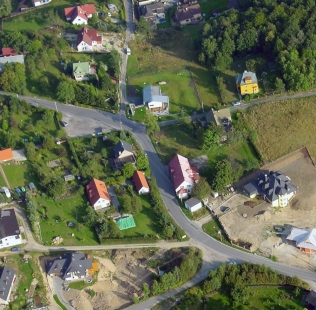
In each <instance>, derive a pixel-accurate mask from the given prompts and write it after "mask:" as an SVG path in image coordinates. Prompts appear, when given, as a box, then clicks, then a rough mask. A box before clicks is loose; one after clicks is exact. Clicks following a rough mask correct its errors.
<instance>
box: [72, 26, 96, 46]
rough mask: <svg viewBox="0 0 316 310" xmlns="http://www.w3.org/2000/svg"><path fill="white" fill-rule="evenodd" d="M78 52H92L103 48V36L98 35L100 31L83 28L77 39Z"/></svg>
mask: <svg viewBox="0 0 316 310" xmlns="http://www.w3.org/2000/svg"><path fill="white" fill-rule="evenodd" d="M76 47H77V50H78V52H92V51H95V50H97V49H98V48H101V47H102V36H99V35H98V31H97V30H94V29H88V28H87V27H83V28H82V29H81V30H80V32H79V34H78V38H77V44H76Z"/></svg>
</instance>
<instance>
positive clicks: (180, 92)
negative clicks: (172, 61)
mask: <svg viewBox="0 0 316 310" xmlns="http://www.w3.org/2000/svg"><path fill="white" fill-rule="evenodd" d="M161 81H164V82H166V83H167V84H165V85H160V87H161V91H162V92H163V93H165V94H167V95H168V96H169V103H170V107H169V112H170V113H171V114H173V113H179V112H180V111H181V109H183V110H184V111H185V112H191V113H192V112H193V111H196V110H200V108H201V107H200V104H199V101H198V99H197V97H196V95H195V91H194V88H193V82H192V79H191V77H190V73H189V71H188V70H186V69H182V70H177V71H164V72H160V73H156V74H154V75H145V76H141V77H134V78H130V79H129V81H128V82H129V90H130V93H131V88H133V89H134V93H135V94H136V95H137V94H138V95H141V94H142V89H143V88H144V87H146V86H148V85H158V82H161ZM135 94H133V95H135Z"/></svg>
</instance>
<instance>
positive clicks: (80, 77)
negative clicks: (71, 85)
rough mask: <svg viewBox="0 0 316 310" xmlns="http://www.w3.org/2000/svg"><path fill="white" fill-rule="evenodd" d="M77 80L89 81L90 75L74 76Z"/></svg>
mask: <svg viewBox="0 0 316 310" xmlns="http://www.w3.org/2000/svg"><path fill="white" fill-rule="evenodd" d="M74 78H75V80H76V81H77V82H80V81H89V76H88V75H75V76H74Z"/></svg>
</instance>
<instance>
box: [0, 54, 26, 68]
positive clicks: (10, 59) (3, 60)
mask: <svg viewBox="0 0 316 310" xmlns="http://www.w3.org/2000/svg"><path fill="white" fill-rule="evenodd" d="M7 63H9V64H14V63H20V64H22V65H24V56H23V55H15V56H5V57H0V71H2V70H3V67H4V66H5V64H7Z"/></svg>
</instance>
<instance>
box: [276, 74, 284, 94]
mask: <svg viewBox="0 0 316 310" xmlns="http://www.w3.org/2000/svg"><path fill="white" fill-rule="evenodd" d="M274 89H275V91H276V92H280V93H283V92H284V91H285V85H284V83H283V81H282V79H279V78H278V77H277V78H275V82H274Z"/></svg>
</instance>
